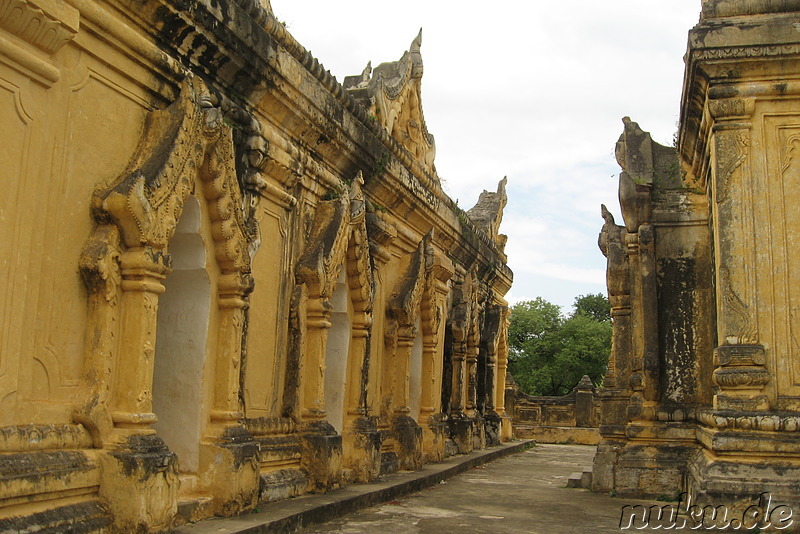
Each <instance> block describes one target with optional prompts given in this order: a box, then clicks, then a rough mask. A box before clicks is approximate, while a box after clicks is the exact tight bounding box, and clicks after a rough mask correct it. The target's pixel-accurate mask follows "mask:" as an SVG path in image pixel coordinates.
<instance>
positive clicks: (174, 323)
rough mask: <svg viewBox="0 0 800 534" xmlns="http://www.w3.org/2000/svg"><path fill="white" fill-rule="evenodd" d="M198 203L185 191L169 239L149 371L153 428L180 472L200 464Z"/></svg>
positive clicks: (204, 278)
mask: <svg viewBox="0 0 800 534" xmlns="http://www.w3.org/2000/svg"><path fill="white" fill-rule="evenodd" d="M200 225H201V211H200V202H199V201H198V200H197V199H196V198H195V197H193V196H190V197H189V198H188V199H187V200H186V203H185V204H184V208H183V214H182V215H181V218H180V220H179V221H178V225H177V229H176V231H175V235H174V236H173V237H172V239H170V242H169V248H168V250H169V253H170V256H171V257H172V267H173V270H172V272H171V273H170V274H169V275H168V276H167V278H166V280H165V281H164V287H165V288H166V291H165V292H164V293H163V294H162V295H161V296H160V297H159V299H158V322H157V326H156V350H155V362H154V371H153V412H155V414H156V415H157V416H158V422H156V423H155V425H154V428H155V430H156V432H158V435H159V436H161V438H162V439H163V440H164V442H165V443H166V444H167V446H168V447H169V448H170V450H172V451H173V452H175V453H176V454H177V456H178V465H179V467H180V471H181V473H189V474H196V473H197V472H198V469H199V463H200V438H201V435H202V432H203V428H202V405H203V382H204V381H203V368H204V366H205V359H206V338H207V337H208V321H209V313H210V306H211V284H210V281H209V277H208V272H207V271H206V249H205V244H204V243H203V238H202V236H201V235H200Z"/></svg>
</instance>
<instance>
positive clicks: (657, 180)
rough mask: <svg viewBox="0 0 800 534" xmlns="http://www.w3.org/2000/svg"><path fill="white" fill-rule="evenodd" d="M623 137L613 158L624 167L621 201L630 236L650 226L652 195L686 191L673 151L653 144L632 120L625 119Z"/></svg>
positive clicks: (620, 189) (620, 186)
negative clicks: (656, 191) (672, 190)
mask: <svg viewBox="0 0 800 534" xmlns="http://www.w3.org/2000/svg"><path fill="white" fill-rule="evenodd" d="M622 123H623V125H624V128H623V131H622V135H620V136H619V140H617V145H616V148H615V150H614V155H615V156H616V158H617V163H619V166H620V167H622V172H621V173H620V175H619V201H620V206H621V208H622V218H623V219H624V220H625V226H626V227H627V229H628V231H629V232H636V231H637V230H638V228H639V226H640V225H642V224H644V223H647V222H650V219H651V215H652V202H651V191H652V190H653V189H654V188H655V189H657V190H660V191H664V190H668V189H679V188H682V187H683V183H682V178H681V172H680V165H679V164H678V156H677V153H676V151H675V149H674V148H672V147H666V146H663V145H660V144H658V143H656V142H655V141H653V139H652V137H651V136H650V134H649V133H648V132H646V131H644V130H642V129H641V128H640V127H639V125H638V124H637V123H636V122H634V121H632V120H631V119H630V117H624V118H623V119H622Z"/></svg>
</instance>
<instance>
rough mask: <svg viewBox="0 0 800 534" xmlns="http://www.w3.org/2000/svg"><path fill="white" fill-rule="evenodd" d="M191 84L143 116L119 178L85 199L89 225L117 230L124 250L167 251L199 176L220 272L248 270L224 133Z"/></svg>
mask: <svg viewBox="0 0 800 534" xmlns="http://www.w3.org/2000/svg"><path fill="white" fill-rule="evenodd" d="M213 104H214V102H213V98H212V96H211V95H210V93H209V92H208V90H207V89H206V88H205V86H204V85H203V83H202V82H201V81H199V80H198V79H193V80H189V81H187V82H185V83H184V85H183V88H182V89H181V93H180V96H179V98H178V99H177V101H175V102H174V103H173V104H172V105H170V106H169V107H167V108H166V109H163V110H158V111H154V112H153V113H151V114H150V116H149V117H148V120H147V124H146V126H145V132H144V135H143V136H142V141H141V143H140V144H139V147H138V149H137V151H136V154H135V155H134V156H133V158H132V159H131V162H130V163H129V164H128V167H127V169H126V170H125V171H124V172H123V173H122V175H121V176H119V177H118V178H116V179H115V180H113V181H112V182H111V183H109V184H106V185H102V186H100V187H98V188H97V189H96V190H95V192H94V194H93V196H92V210H93V213H94V217H95V219H96V220H97V221H98V222H99V223H101V224H103V223H114V224H116V225H117V226H118V227H119V229H120V233H121V238H122V241H123V243H124V244H125V245H126V246H127V247H129V248H140V247H142V248H150V249H152V250H154V251H166V248H167V244H168V243H169V239H170V238H171V237H172V235H173V234H174V232H175V228H176V226H177V222H178V219H179V218H180V215H181V213H182V211H183V204H184V202H185V200H186V198H187V197H188V196H189V195H190V194H192V192H193V191H194V188H195V183H196V182H195V176H197V175H198V174H199V175H200V177H201V182H202V187H203V193H204V196H205V197H206V199H208V201H209V203H210V204H209V205H210V208H211V209H210V210H209V214H210V216H211V225H212V228H213V233H214V236H215V239H216V240H217V243H216V246H215V251H216V258H217V261H218V262H219V264H220V266H221V267H222V268H223V270H230V271H239V272H249V271H250V254H249V244H250V243H252V242H253V241H255V240H256V239H257V235H256V234H257V230H256V229H255V227H250V228H248V226H247V225H246V224H245V220H244V214H243V210H242V207H243V200H242V194H241V190H240V188H239V183H238V181H237V178H236V168H235V156H234V147H233V137H232V132H231V128H230V127H229V126H228V125H227V124H225V123H224V121H223V116H222V110H221V109H219V108H217V107H214V105H213Z"/></svg>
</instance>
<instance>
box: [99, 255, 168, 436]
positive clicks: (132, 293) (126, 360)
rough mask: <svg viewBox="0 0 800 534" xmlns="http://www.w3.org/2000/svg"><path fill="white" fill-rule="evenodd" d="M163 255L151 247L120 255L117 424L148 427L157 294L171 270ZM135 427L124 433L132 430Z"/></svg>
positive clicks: (140, 428)
mask: <svg viewBox="0 0 800 534" xmlns="http://www.w3.org/2000/svg"><path fill="white" fill-rule="evenodd" d="M163 258H164V256H162V255H160V254H156V252H155V251H154V250H153V249H151V248H150V247H145V248H136V249H129V250H128V251H127V252H125V253H124V254H122V257H121V258H120V264H121V265H120V266H121V273H122V301H121V313H120V316H121V318H122V320H121V328H120V330H121V331H120V342H119V351H120V352H119V358H118V361H117V370H116V376H117V379H116V383H115V387H114V395H113V402H112V407H111V417H112V419H113V421H114V425H115V427H116V428H119V429H127V430H131V431H133V432H136V431H149V426H150V425H151V424H152V423H154V422H155V421H156V415H155V414H154V413H153V395H152V387H153V363H154V357H155V344H156V323H157V321H158V295H160V294H162V293H163V292H164V285H163V284H162V282H163V281H164V279H165V278H166V276H167V274H168V273H169V272H170V268H169V267H168V265H167V264H165V263H164V260H163ZM130 433H131V432H127V431H126V432H123V434H130Z"/></svg>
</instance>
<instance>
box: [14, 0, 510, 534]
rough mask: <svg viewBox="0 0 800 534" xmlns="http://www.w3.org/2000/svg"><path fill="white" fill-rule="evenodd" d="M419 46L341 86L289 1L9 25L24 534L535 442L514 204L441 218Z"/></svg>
mask: <svg viewBox="0 0 800 534" xmlns="http://www.w3.org/2000/svg"><path fill="white" fill-rule="evenodd" d="M420 44H421V36H418V37H417V38H416V39H414V41H413V42H412V44H411V46H410V48H409V50H408V51H407V52H405V53H404V54H403V55H402V57H401V58H400V59H399V60H398V61H394V62H391V63H384V64H382V65H380V66H378V67H376V68H375V70H374V71H370V70H367V71H365V72H364V73H363V75H361V76H355V77H352V78H348V79H347V80H345V82H344V84H340V83H339V82H337V81H336V80H335V79H334V78H333V77H332V76H331V75H330V74H329V73H328V72H327V71H325V69H324V68H322V66H321V65H320V64H319V62H318V61H317V60H316V59H315V58H313V57H312V56H311V55H310V54H309V53H308V52H307V51H306V50H305V49H304V48H303V47H302V45H300V44H299V43H298V42H297V41H295V40H294V38H292V36H291V35H290V34H289V33H288V32H287V31H286V29H285V28H284V27H283V25H281V24H280V23H279V22H278V21H277V20H276V19H275V17H274V16H273V14H272V12H271V10H270V6H269V2H268V1H264V2H262V1H259V0H224V1H219V0H213V1H212V0H207V1H206V0H201V1H196V2H177V1H172V0H164V1H162V0H157V1H152V2H141V1H136V0H109V1H103V2H98V1H94V0H2V1H0V124H2V129H1V130H0V136H2V142H1V143H0V146H2V147H3V148H2V150H0V168H2V169H3V178H2V183H3V190H4V194H3V195H2V197H0V247H2V251H1V252H2V253H0V326H1V328H2V330H1V332H2V334H1V335H0V525H1V526H0V530H6V529H8V530H12V531H14V530H19V531H24V530H26V529H28V530H34V529H38V528H44V527H47V528H51V529H54V530H55V531H59V530H64V529H66V528H68V527H69V526H70V525H72V528H79V530H78V531H80V532H91V531H99V530H103V529H105V530H110V531H133V530H141V531H159V530H164V529H168V528H170V527H172V526H175V525H177V524H179V523H180V522H182V521H186V520H191V521H194V520H198V519H201V518H203V517H207V516H211V515H214V514H219V515H231V514H235V513H239V512H242V511H246V510H248V509H252V508H254V507H255V506H256V505H258V504H259V503H265V502H269V501H273V500H276V499H282V498H286V497H289V496H293V495H298V494H301V493H304V492H308V491H327V490H329V489H332V488H335V487H337V486H341V485H344V484H347V483H350V482H354V481H368V480H372V479H374V478H376V477H377V476H379V474H381V473H387V472H392V471H396V470H398V469H417V468H419V467H420V466H421V465H422V464H423V463H424V462H430V461H437V460H441V459H442V458H444V457H445V456H447V455H452V454H457V453H463V452H467V451H470V450H472V449H474V448H482V447H485V446H487V445H491V444H495V443H499V441H500V440H501V439H503V438H507V437H509V436H510V435H511V434H510V432H511V429H510V426H509V419H508V418H507V417H505V414H504V411H503V389H504V388H503V384H504V382H505V367H506V355H507V350H506V346H505V343H504V342H503V339H504V337H505V334H504V333H505V329H506V321H507V307H506V302H505V301H504V300H503V295H504V294H505V293H506V292H507V291H508V289H509V287H510V285H511V272H510V271H509V269H508V268H507V267H506V265H505V263H506V257H505V255H504V253H503V248H504V244H505V238H504V236H501V235H498V233H497V230H498V226H499V224H500V219H501V217H502V211H503V207H504V205H505V202H506V197H505V182H502V183H501V184H500V187H499V189H498V190H497V192H496V193H488V192H487V193H484V194H483V195H482V197H481V199H480V201H479V203H478V204H477V205H476V207H475V208H474V209H473V210H471V211H470V212H469V213H466V212H464V211H462V210H461V209H459V208H458V207H457V206H456V205H455V203H454V202H453V201H452V200H450V199H449V198H448V197H447V196H446V195H445V194H444V193H443V192H442V189H441V185H440V183H439V179H438V177H437V174H436V169H435V167H434V164H433V159H434V141H433V137H432V136H431V135H430V134H429V133H428V131H427V129H426V126H425V120H424V118H423V114H422V107H421V99H420V80H421V77H422V72H423V71H422V69H423V67H422V58H421V55H420ZM498 384H499V385H500V386H499V387H498ZM187 510H188V512H187ZM179 512H180V513H179ZM76 525H79V527H76Z"/></svg>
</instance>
